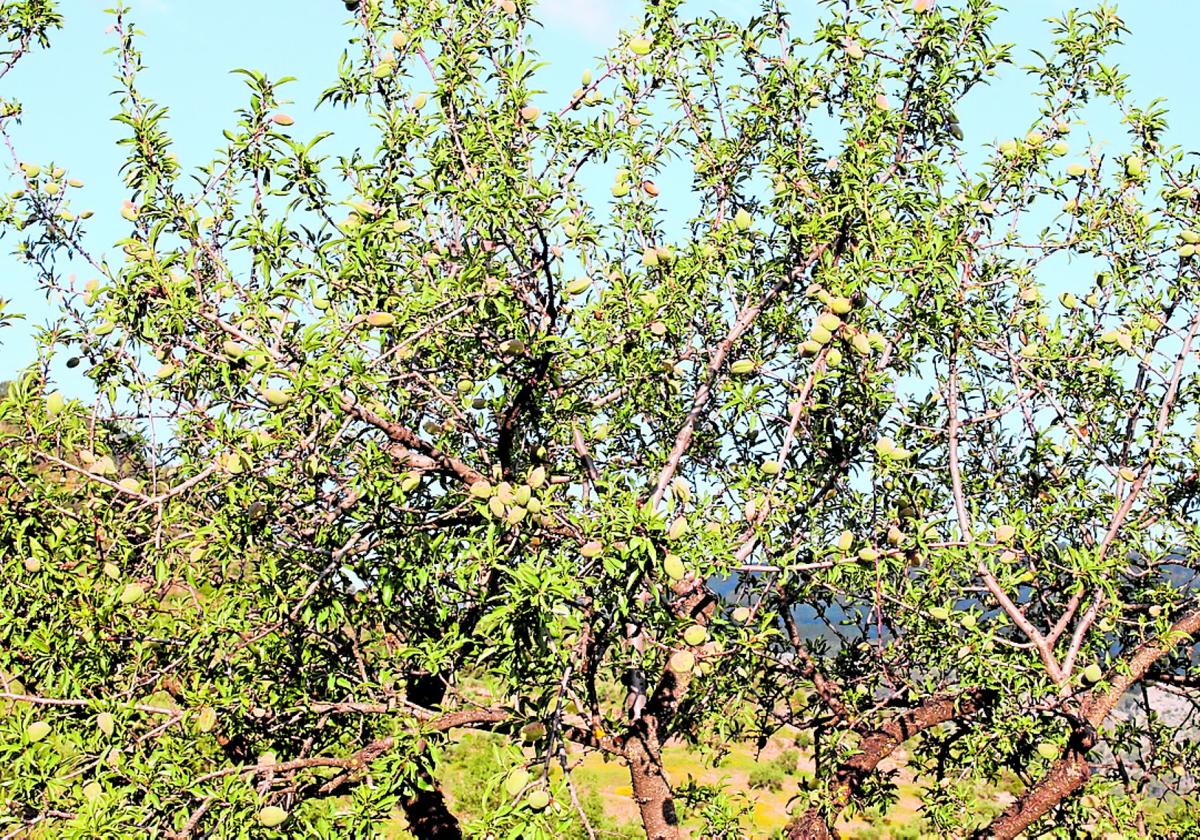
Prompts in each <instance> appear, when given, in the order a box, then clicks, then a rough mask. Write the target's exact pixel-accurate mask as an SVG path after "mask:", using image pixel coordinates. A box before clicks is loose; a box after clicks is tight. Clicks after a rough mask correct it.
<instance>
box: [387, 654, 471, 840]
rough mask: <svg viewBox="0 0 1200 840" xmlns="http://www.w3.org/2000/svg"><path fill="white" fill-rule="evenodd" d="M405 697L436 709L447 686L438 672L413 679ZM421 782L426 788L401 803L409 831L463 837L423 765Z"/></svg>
mask: <svg viewBox="0 0 1200 840" xmlns="http://www.w3.org/2000/svg"><path fill="white" fill-rule="evenodd" d="M406 694H407V696H408V699H409V700H410V701H411V702H413V703H416V704H417V705H418V706H421V707H423V708H426V709H436V708H437V707H438V705H439V704H441V702H442V698H443V697H445V694H446V685H445V683H444V682H443V681H442V680H441V679H440V677H439V675H438V674H428V675H425V676H420V677H416V678H414V679H413V680H412V681H411V682H410V684H409V686H408V691H407V692H406ZM420 773H421V781H422V782H424V783H425V785H426V787H427V789H420V790H418V791H417V792H416V794H414V795H413V796H412V797H411V798H410V799H406V800H405V801H403V802H401V803H400V807H401V808H403V809H404V817H405V819H407V820H408V830H409V831H411V832H412V833H413V836H415V837H417V838H419V839H420V840H462V836H463V834H462V829H461V828H459V825H458V817H456V816H454V814H452V813H451V812H450V808H449V806H447V805H446V797H445V796H443V795H442V791H441V788H439V787H438V783H437V779H435V778H434V777H433V775H432V774H431V773H430V772H429V770H428V769H427V768H425V767H422V768H421V770H420Z"/></svg>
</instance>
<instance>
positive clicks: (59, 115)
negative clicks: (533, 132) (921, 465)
mask: <svg viewBox="0 0 1200 840" xmlns="http://www.w3.org/2000/svg"><path fill="white" fill-rule="evenodd" d="M942 2H947V3H949V2H954V0H942ZM110 4H111V3H110V2H107V1H106V0H65V2H63V3H62V4H61V5H62V6H63V8H64V9H65V11H66V14H67V25H66V28H65V30H64V31H62V32H60V33H58V34H57V35H56V37H55V42H54V46H53V47H52V49H51V50H49V51H48V52H44V53H39V54H36V55H34V56H32V57H30V58H29V59H27V60H26V61H25V62H23V63H22V64H21V65H20V66H19V67H18V68H17V69H16V71H14V72H13V73H12V74H10V75H9V76H8V77H7V78H6V79H5V80H4V85H5V89H4V90H3V91H2V92H0V95H3V96H4V97H6V98H10V97H11V98H16V99H19V100H20V101H22V103H23V104H24V106H25V113H26V116H25V118H24V120H23V123H22V124H21V125H20V126H18V127H16V128H15V130H14V131H13V134H14V138H15V140H16V143H17V147H18V152H19V153H20V154H21V156H22V157H23V158H26V159H31V160H34V161H36V162H38V163H47V162H49V161H51V160H52V161H54V162H55V163H56V164H58V165H60V166H64V167H66V168H67V169H68V171H69V172H70V174H71V175H72V176H74V177H78V178H81V179H83V180H84V181H85V182H86V186H85V187H84V188H83V189H82V190H81V191H80V194H78V195H76V196H75V197H74V205H75V207H77V208H84V207H91V208H93V209H95V211H96V213H97V219H96V221H97V222H98V224H97V226H96V228H97V232H98V233H99V234H100V236H101V237H105V234H106V233H107V232H108V230H107V228H106V227H105V225H109V226H110V227H111V231H112V235H110V236H107V237H105V241H111V240H112V238H113V237H115V236H116V235H118V234H117V231H119V230H120V229H121V226H120V224H119V218H118V216H117V213H118V211H119V209H120V202H121V200H122V199H123V198H124V197H125V193H124V190H123V188H122V186H121V185H120V182H119V180H118V178H117V168H118V166H119V164H120V161H121V159H122V156H121V151H120V149H119V148H118V147H117V146H116V145H115V141H116V140H117V138H118V137H119V135H120V128H119V126H117V125H116V124H115V123H113V122H111V121H110V117H111V116H112V114H113V113H114V112H115V110H116V106H115V103H114V101H113V100H112V98H111V97H110V96H109V93H110V91H112V89H113V88H114V86H115V83H114V81H113V78H112V65H111V56H108V55H105V54H104V51H105V49H106V48H108V47H109V46H111V45H112V43H113V41H112V36H111V35H108V34H106V32H105V30H106V28H107V26H108V25H109V23H110V22H111V19H110V18H109V17H108V16H107V15H105V14H104V12H103V9H104V8H105V7H106V6H109V5H110ZM129 5H130V6H131V7H132V9H133V12H134V18H135V20H136V21H137V22H138V24H139V25H140V27H141V28H142V29H143V30H144V31H145V32H146V36H147V37H145V38H143V39H142V41H141V45H142V49H143V51H144V55H145V61H146V64H147V65H148V71H147V72H146V73H145V74H144V76H143V78H142V81H141V84H142V87H143V89H144V90H145V92H146V93H148V94H149V95H150V96H152V97H153V98H155V99H157V100H158V101H159V102H160V103H162V104H166V105H168V106H169V107H170V109H171V119H170V122H169V129H170V131H171V133H172V135H173V137H174V138H175V140H176V151H177V153H178V154H179V156H180V158H181V160H182V162H183V163H184V165H185V167H186V166H194V165H196V164H200V163H203V162H204V161H206V160H207V159H208V155H209V152H210V150H211V149H213V148H215V147H216V146H218V145H219V144H220V143H221V142H222V138H221V130H222V128H223V127H224V126H226V125H228V124H230V123H231V121H232V118H231V115H232V113H233V111H234V110H235V109H236V108H237V107H239V106H240V105H241V104H242V103H243V102H244V101H245V93H244V91H245V87H244V84H243V82H242V81H241V80H240V79H239V78H238V77H236V76H233V75H231V74H230V73H229V71H230V70H231V69H233V68H235V67H249V68H254V69H258V70H262V71H264V72H265V73H267V74H268V75H269V76H272V77H279V76H283V75H292V76H297V77H299V81H298V82H296V83H294V84H293V85H292V86H291V87H290V96H291V97H292V98H293V99H295V100H296V104H295V106H293V107H291V108H290V109H289V110H290V112H291V113H293V114H294V115H295V117H296V118H297V132H298V134H300V135H303V134H310V133H313V132H315V131H316V130H318V129H319V128H325V127H327V126H332V127H334V128H336V127H338V125H339V123H340V124H341V125H342V126H343V127H344V128H345V129H346V131H345V132H344V134H346V135H348V136H349V137H350V138H351V142H353V139H352V138H353V129H352V128H351V127H350V126H351V124H349V123H346V122H344V118H341V117H339V114H338V112H336V111H333V110H331V109H325V110H324V111H322V112H320V113H314V110H313V105H314V103H315V101H316V99H317V95H318V93H319V92H320V90H321V89H322V88H323V87H324V86H325V85H327V84H328V83H329V82H330V81H331V80H332V79H333V78H334V75H335V70H336V66H337V59H338V57H339V55H340V53H341V51H342V49H343V43H344V38H345V37H346V36H347V35H348V34H349V29H347V28H346V26H345V24H346V20H347V14H346V12H345V11H344V10H343V7H342V3H341V2H339V1H338V0H253V2H246V0H205V2H200V0H129ZM789 5H790V7H791V9H792V10H793V29H794V31H795V32H797V33H804V32H806V31H807V30H808V29H809V28H810V24H811V22H812V20H813V19H814V16H815V14H816V11H817V6H816V4H815V3H814V2H812V0H792V2H791V3H790V4H789ZM1009 5H1010V7H1011V11H1010V12H1009V13H1008V14H1006V15H1005V16H1004V17H1003V19H1002V23H1001V25H1000V27H999V28H998V30H997V32H996V38H997V40H1003V41H1015V42H1017V43H1018V44H1019V45H1022V47H1030V46H1041V45H1044V44H1046V43H1047V41H1048V28H1047V26H1046V25H1045V24H1044V23H1043V22H1042V21H1043V19H1044V18H1045V17H1047V16H1050V15H1056V14H1059V13H1061V11H1062V10H1063V9H1064V8H1066V6H1067V4H1062V3H1057V2H1043V0H1010V3H1009ZM539 6H540V9H539V11H538V13H537V15H536V16H537V17H538V18H539V19H540V20H542V21H543V22H544V24H545V26H544V28H543V29H541V30H539V31H537V32H536V34H535V46H536V47H537V48H538V49H539V51H540V52H541V53H542V56H543V58H544V59H545V60H546V61H548V62H549V64H550V68H549V70H548V73H549V75H548V76H547V77H546V80H545V86H546V87H548V88H551V89H552V90H553V91H561V92H569V91H570V90H571V89H573V88H574V87H575V86H576V85H577V83H578V78H579V73H580V72H581V71H582V70H583V68H584V67H586V66H589V65H591V64H592V63H593V62H592V61H590V60H589V59H590V58H591V57H594V56H596V55H599V54H600V53H601V52H603V50H604V49H605V47H606V46H608V45H610V44H611V43H613V42H614V41H615V40H616V37H617V33H618V32H619V30H620V29H621V28H623V27H627V26H632V25H634V24H636V21H637V20H638V19H639V17H640V14H639V10H640V2H637V1H636V0H541V2H540V3H539ZM757 6H758V3H757V2H746V0H689V2H688V4H687V7H688V9H689V10H690V11H695V12H704V11H709V10H712V11H716V12H718V13H721V14H725V15H728V16H731V17H735V18H744V17H746V16H748V15H750V14H752V13H753V12H754V11H755V10H756V8H757ZM1118 10H1119V12H1120V14H1121V16H1122V17H1123V18H1124V19H1125V21H1126V23H1127V24H1128V25H1129V27H1130V28H1131V29H1132V34H1131V35H1130V36H1129V37H1128V38H1127V39H1126V44H1125V45H1124V46H1123V47H1121V48H1120V49H1119V50H1118V51H1117V52H1116V53H1115V55H1114V56H1113V58H1114V60H1115V61H1116V62H1117V63H1119V64H1120V65H1121V67H1122V69H1123V70H1125V71H1126V72H1127V73H1129V74H1130V75H1131V77H1132V78H1131V86H1132V88H1133V90H1134V91H1135V92H1136V98H1137V101H1139V102H1140V103H1146V102H1148V101H1149V100H1151V99H1152V98H1155V97H1164V98H1166V99H1167V100H1169V105H1170V108H1171V112H1172V118H1171V125H1172V130H1171V132H1170V134H1169V136H1168V140H1169V141H1170V142H1175V143H1180V144H1182V145H1184V146H1193V147H1200V97H1197V96H1196V95H1195V89H1194V88H1195V83H1194V80H1193V73H1192V71H1191V70H1190V68H1189V64H1190V63H1191V62H1190V61H1189V59H1191V58H1192V53H1193V50H1194V49H1195V47H1194V44H1193V42H1194V37H1195V32H1197V31H1200V4H1196V3H1185V2H1181V0H1137V2H1127V3H1125V4H1124V5H1122V6H1119V8H1118ZM1026 57H1027V53H1023V52H1022V51H1021V50H1018V64H1020V63H1022V62H1023V60H1024V59H1025V58H1026ZM1030 87H1031V84H1030V82H1029V80H1028V79H1026V78H1025V77H1024V76H1023V74H1022V73H1021V72H1020V71H1012V72H1009V73H1007V74H1006V76H1005V77H1004V78H1003V79H1002V80H1001V81H1000V83H999V84H997V85H996V86H995V87H994V88H993V89H992V90H991V91H990V92H989V93H988V94H987V95H985V96H975V97H974V98H973V99H972V100H970V101H969V103H968V104H967V105H966V106H965V107H964V108H963V109H962V112H961V113H960V118H961V119H962V123H963V127H964V129H965V130H966V132H967V137H968V142H974V143H977V144H984V143H988V142H992V141H994V140H995V139H996V136H997V132H1000V131H1003V132H1004V135H1005V136H1012V135H1014V134H1018V133H1023V132H1024V130H1025V127H1026V126H1027V125H1028V124H1029V122H1030V121H1031V119H1032V118H1033V116H1034V114H1035V109H1036V104H1035V103H1034V102H1032V101H1031V100H1030V99H1029V97H1028V91H1029V89H1030ZM546 98H547V100H548V101H547V103H545V104H548V105H553V103H554V102H555V101H557V97H553V98H551V96H549V95H548V96H547V97H546ZM1093 128H1094V130H1096V132H1097V133H1098V134H1100V135H1104V134H1105V133H1107V134H1108V135H1109V136H1112V137H1113V138H1114V140H1119V138H1118V137H1117V132H1119V128H1118V127H1117V126H1111V127H1104V128H1097V127H1093ZM0 177H9V179H10V182H11V180H12V179H11V175H8V176H4V175H0ZM5 189H12V186H7V187H6V188H5ZM14 243H15V239H13V238H11V237H9V238H6V239H4V240H0V297H3V298H8V299H10V300H12V301H13V303H12V304H10V306H9V309H10V310H15V311H18V312H23V313H25V314H26V315H27V316H28V318H29V320H28V321H26V322H24V323H19V324H18V325H17V326H16V327H13V328H10V329H7V330H4V331H3V332H0V348H2V352H3V357H4V361H3V364H2V365H0V379H3V378H7V377H8V376H10V375H11V374H12V373H13V372H15V371H16V370H18V369H19V368H21V367H23V366H25V365H27V364H29V363H30V362H32V361H33V359H34V346H33V342H32V340H31V333H32V325H33V324H34V323H44V322H45V321H46V319H47V318H48V317H49V315H50V313H51V311H52V309H51V307H50V306H49V305H48V304H47V302H46V301H45V299H44V298H43V297H42V295H41V293H40V292H39V291H38V289H37V288H36V285H35V284H34V282H33V279H32V276H31V274H30V273H29V272H28V270H27V269H25V268H23V267H22V266H21V265H20V264H19V263H18V262H16V261H15V260H14V259H13V258H12V257H11V256H9V253H8V252H9V251H10V250H11V248H12V245H13V244H14Z"/></svg>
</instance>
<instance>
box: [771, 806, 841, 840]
mask: <svg viewBox="0 0 1200 840" xmlns="http://www.w3.org/2000/svg"><path fill="white" fill-rule="evenodd" d="M785 832H786V833H785V834H784V836H785V837H786V838H787V840H837V832H836V831H833V830H832V829H831V828H830V827H829V824H828V823H827V822H826V821H825V818H824V817H823V816H821V812H820V811H818V810H817V809H816V808H809V809H808V810H807V811H805V812H804V813H803V814H801V815H800V816H798V817H796V818H795V819H793V820H792V821H791V822H789V823H788V824H787V828H786V829H785Z"/></svg>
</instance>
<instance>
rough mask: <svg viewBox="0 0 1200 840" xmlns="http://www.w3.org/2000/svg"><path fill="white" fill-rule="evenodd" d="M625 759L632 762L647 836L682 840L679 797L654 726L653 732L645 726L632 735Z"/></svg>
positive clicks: (650, 839) (631, 775)
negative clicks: (677, 806)
mask: <svg viewBox="0 0 1200 840" xmlns="http://www.w3.org/2000/svg"><path fill="white" fill-rule="evenodd" d="M625 758H626V760H627V761H628V762H629V780H630V782H631V783H632V786H633V798H634V800H635V801H636V802H637V806H638V811H639V812H640V813H641V816H642V827H643V828H645V829H646V837H647V838H648V840H678V838H679V819H678V817H677V816H676V815H675V800H674V797H673V794H672V793H671V783H670V782H669V781H668V780H667V774H666V772H665V771H664V770H663V766H662V755H661V753H660V752H659V748H658V744H657V739H656V738H655V736H654V734H653V728H652V727H651V728H650V731H647V730H646V729H642V730H641V732H640V733H639V734H637V735H633V736H632V737H630V738H629V740H628V741H627V742H626V744H625Z"/></svg>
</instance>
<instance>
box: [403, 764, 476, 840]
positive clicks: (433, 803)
mask: <svg viewBox="0 0 1200 840" xmlns="http://www.w3.org/2000/svg"><path fill="white" fill-rule="evenodd" d="M428 780H429V779H428V777H427V781H428ZM401 807H402V808H403V809H404V816H405V818H406V819H407V820H408V830H409V831H411V832H412V834H413V836H414V837H417V838H420V840H462V836H463V834H462V829H460V828H459V827H458V818H457V817H456V816H454V814H452V813H450V809H449V808H448V807H447V806H446V797H444V796H442V792H441V791H440V790H438V788H436V787H435V788H433V789H432V790H422V791H418V792H417V795H416V796H414V797H412V798H411V799H408V800H406V801H405V802H403V803H402V804H401Z"/></svg>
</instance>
